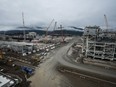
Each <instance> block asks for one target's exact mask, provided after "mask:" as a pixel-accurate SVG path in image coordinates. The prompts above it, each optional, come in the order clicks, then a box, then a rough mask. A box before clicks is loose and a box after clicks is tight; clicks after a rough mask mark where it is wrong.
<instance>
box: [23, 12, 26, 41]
mask: <svg viewBox="0 0 116 87" xmlns="http://www.w3.org/2000/svg"><path fill="white" fill-rule="evenodd" d="M22 21H23V28H24V27H25V20H24V13H23V12H22ZM23 34H24V42H25V40H26V36H25V29H24V31H23Z"/></svg>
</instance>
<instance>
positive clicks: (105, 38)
mask: <svg viewBox="0 0 116 87" xmlns="http://www.w3.org/2000/svg"><path fill="white" fill-rule="evenodd" d="M83 39H84V43H83V48H84V52H85V56H86V57H91V58H98V59H107V60H116V31H114V30H107V31H106V30H102V29H101V28H100V27H98V26H93V27H91V26H89V27H86V28H85V31H84V35H83Z"/></svg>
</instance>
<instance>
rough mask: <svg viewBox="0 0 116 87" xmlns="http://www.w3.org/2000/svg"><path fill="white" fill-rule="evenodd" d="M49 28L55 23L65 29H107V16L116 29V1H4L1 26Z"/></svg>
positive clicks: (2, 0) (0, 4) (2, 2)
mask: <svg viewBox="0 0 116 87" xmlns="http://www.w3.org/2000/svg"><path fill="white" fill-rule="evenodd" d="M22 11H23V12H24V14H25V25H27V26H28V25H37V26H43V25H48V24H49V23H50V21H52V19H55V20H56V21H57V22H58V23H59V24H62V25H64V26H71V25H74V26H77V27H84V26H86V25H99V26H105V22H104V14H106V15H107V18H108V23H109V25H110V26H111V27H116V0H0V26H2V25H19V26H21V25H22V18H21V14H22Z"/></svg>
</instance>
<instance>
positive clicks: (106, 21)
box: [104, 14, 109, 29]
mask: <svg viewBox="0 0 116 87" xmlns="http://www.w3.org/2000/svg"><path fill="white" fill-rule="evenodd" d="M104 19H105V24H106V29H108V27H109V25H108V20H107V17H106V15H105V14H104Z"/></svg>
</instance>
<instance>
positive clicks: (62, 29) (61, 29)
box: [59, 25, 65, 42]
mask: <svg viewBox="0 0 116 87" xmlns="http://www.w3.org/2000/svg"><path fill="white" fill-rule="evenodd" d="M59 28H60V29H61V34H62V41H63V42H64V39H65V38H64V33H63V29H62V28H63V27H62V25H60V27H59Z"/></svg>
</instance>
